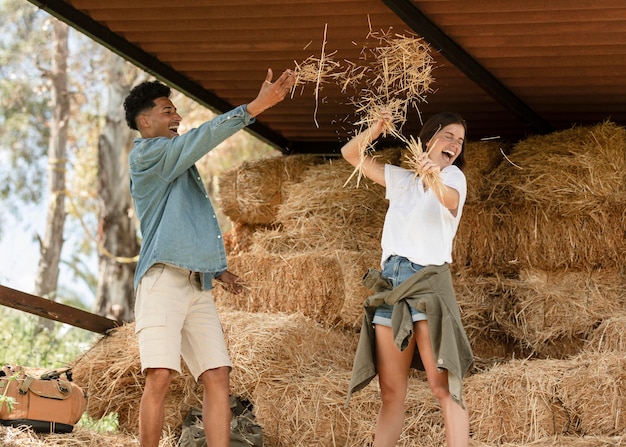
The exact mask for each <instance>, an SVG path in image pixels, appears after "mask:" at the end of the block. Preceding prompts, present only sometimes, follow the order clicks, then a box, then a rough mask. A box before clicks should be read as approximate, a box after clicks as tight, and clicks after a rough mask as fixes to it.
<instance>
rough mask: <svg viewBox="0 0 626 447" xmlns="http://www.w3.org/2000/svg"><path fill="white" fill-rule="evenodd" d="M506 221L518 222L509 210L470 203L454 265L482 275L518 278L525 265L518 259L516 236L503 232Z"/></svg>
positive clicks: (456, 244)
mask: <svg viewBox="0 0 626 447" xmlns="http://www.w3.org/2000/svg"><path fill="white" fill-rule="evenodd" d="M506 222H514V220H513V216H512V213H511V211H510V210H508V209H506V208H496V207H493V206H490V205H489V204H488V203H485V204H480V203H466V204H465V206H464V207H463V216H462V217H461V222H460V224H459V228H458V230H457V233H456V236H455V238H454V245H453V248H452V259H453V261H454V264H455V265H458V266H459V268H467V269H471V271H472V272H473V273H474V274H475V275H479V276H480V275H495V274H500V275H504V276H512V277H516V276H517V275H518V273H519V270H520V269H521V268H522V265H521V263H520V262H519V260H518V259H517V258H516V250H517V241H516V234H515V233H511V232H510V231H505V230H504V229H503V228H504V224H505V223H506Z"/></svg>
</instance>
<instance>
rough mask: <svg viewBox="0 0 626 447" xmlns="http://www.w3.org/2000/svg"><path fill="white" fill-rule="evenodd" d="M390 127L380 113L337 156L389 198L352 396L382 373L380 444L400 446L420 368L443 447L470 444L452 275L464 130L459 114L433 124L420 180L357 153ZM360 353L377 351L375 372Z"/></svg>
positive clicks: (463, 345)
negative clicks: (413, 375) (440, 424)
mask: <svg viewBox="0 0 626 447" xmlns="http://www.w3.org/2000/svg"><path fill="white" fill-rule="evenodd" d="M390 122H391V115H390V113H388V112H385V113H383V114H382V116H381V118H380V119H379V120H377V121H376V122H374V123H373V124H372V125H371V126H370V128H369V129H366V130H365V131H363V132H361V133H359V134H358V135H357V136H355V137H354V138H353V139H352V140H350V141H349V142H348V143H346V145H345V146H344V147H343V148H342V150H341V153H342V155H343V157H344V158H345V159H346V160H347V161H348V162H349V163H351V164H352V165H353V166H355V167H359V169H360V170H361V172H362V174H363V175H365V176H366V177H368V178H370V179H371V180H372V181H374V182H376V183H378V184H380V185H382V186H384V187H385V188H386V198H387V199H388V200H389V209H388V211H387V215H386V217H385V224H384V227H383V235H382V252H383V255H382V272H375V273H377V274H378V275H379V276H378V277H371V273H372V271H371V270H370V272H369V274H368V275H369V279H368V277H366V278H364V284H366V285H369V286H370V287H372V288H374V289H375V290H376V291H377V292H378V293H377V294H375V295H373V296H372V297H370V298H368V301H366V304H365V307H366V318H365V319H364V325H363V329H362V331H361V341H360V343H359V348H358V349H357V356H356V357H355V365H354V368H353V377H352V382H351V384H350V394H351V393H352V392H353V391H356V390H358V389H361V388H363V387H364V386H365V385H366V384H367V383H368V382H369V381H370V380H371V378H372V377H373V376H374V375H375V374H378V376H379V383H380V391H381V397H382V405H381V408H380V412H379V413H378V419H377V423H376V432H375V437H374V446H375V447H387V446H394V445H396V443H397V441H398V439H399V437H400V434H401V431H402V427H403V422H404V401H405V398H406V394H407V385H408V373H409V369H410V367H411V366H417V367H420V368H423V369H424V370H425V371H426V377H427V379H428V383H429V386H430V388H431V390H432V391H433V393H434V394H435V396H436V397H437V398H438V399H439V402H440V403H441V408H442V412H443V417H444V425H445V429H446V441H447V445H448V446H450V447H457V446H467V445H468V444H469V417H468V413H467V410H466V408H465V407H464V405H463V400H462V397H461V396H462V378H463V376H464V374H465V373H466V372H467V370H468V369H469V367H470V366H471V363H472V353H471V348H470V347H469V342H468V341H467V337H466V335H465V331H464V330H463V327H462V325H461V322H460V312H459V310H458V305H457V303H456V298H455V297H454V289H453V288H452V278H451V275H450V271H449V268H448V264H449V263H450V262H452V241H453V239H454V235H455V233H456V230H457V227H458V224H459V220H460V218H461V212H462V209H463V204H464V202H465V197H466V181H465V175H464V174H463V172H462V171H461V168H462V167H463V165H464V163H465V159H464V149H465V134H466V129H467V127H466V124H465V121H464V120H463V119H462V118H461V117H460V116H458V115H456V114H453V113H441V114H438V115H435V116H433V117H432V118H430V119H429V120H428V121H427V122H426V123H425V124H424V126H423V128H422V131H421V132H420V140H421V142H422V143H424V144H425V150H424V152H423V153H422V154H421V155H420V156H419V158H418V160H417V162H416V168H417V172H419V173H420V174H421V175H418V176H416V173H415V172H414V171H412V170H408V169H404V168H401V167H398V166H393V165H389V164H384V163H382V162H380V161H378V160H377V159H376V158H375V157H372V156H369V155H365V156H364V157H363V156H362V155H361V153H362V149H363V147H364V146H366V145H369V144H371V143H372V142H373V141H374V140H376V139H377V138H378V137H379V136H380V135H381V134H382V133H383V132H384V131H385V129H386V128H387V126H389V125H390ZM428 173H438V174H439V175H440V177H441V180H442V183H443V186H442V187H441V188H429V187H428V185H425V184H424V175H425V174H428ZM425 279H427V281H425ZM368 309H369V311H370V312H368ZM368 313H369V315H368ZM403 325H404V327H403ZM407 326H408V327H407ZM372 328H373V329H372ZM363 349H369V350H370V351H371V350H374V352H372V353H371V355H370V354H368V355H367V359H368V360H367V361H370V363H373V365H372V369H369V370H368V369H367V368H365V367H364V366H363V356H362V350H363ZM435 359H437V360H435ZM367 361H366V362H367ZM416 362H417V363H416ZM420 363H421V365H420ZM348 399H349V397H348Z"/></svg>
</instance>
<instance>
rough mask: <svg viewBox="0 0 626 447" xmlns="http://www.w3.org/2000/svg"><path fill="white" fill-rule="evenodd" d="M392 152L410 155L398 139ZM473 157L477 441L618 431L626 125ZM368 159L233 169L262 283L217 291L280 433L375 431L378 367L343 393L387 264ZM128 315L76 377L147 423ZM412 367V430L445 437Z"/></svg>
mask: <svg viewBox="0 0 626 447" xmlns="http://www.w3.org/2000/svg"><path fill="white" fill-rule="evenodd" d="M505 153H506V154H507V155H506V156H505V155H504V154H505ZM381 157H383V159H385V160H387V161H388V162H390V163H393V164H400V163H401V160H400V150H398V149H395V150H386V151H383V152H382V153H381ZM466 158H467V160H468V167H467V169H466V176H467V179H468V198H467V203H466V206H465V210H464V215H463V218H462V220H461V226H460V228H459V232H458V234H457V238H456V241H455V247H454V254H453V258H454V259H455V263H454V264H453V266H452V267H453V273H454V281H455V287H456V290H457V298H458V300H459V303H460V306H461V309H462V314H463V319H464V324H465V327H466V329H467V332H468V335H469V336H470V340H471V342H472V346H473V348H474V351H475V354H476V356H477V362H476V368H475V369H474V371H473V372H472V374H471V375H470V376H469V377H468V378H467V379H466V382H465V383H466V385H465V396H466V401H467V404H468V408H469V411H470V420H471V427H472V432H473V439H472V442H471V445H472V446H493V445H503V446H507V445H508V446H511V447H512V446H523V445H530V444H532V445H534V446H540V445H541V446H557V445H571V446H581V447H582V446H592V445H593V446H595V445H619V443H620V442H623V438H624V436H626V419H625V418H624V416H623V413H624V412H623V411H622V410H621V405H622V401H623V398H624V395H625V394H626V380H625V379H626V378H625V377H624V372H623V371H625V370H626V369H625V367H626V364H625V362H626V356H625V352H626V351H625V349H626V345H625V343H624V341H623V340H624V335H623V334H624V329H625V328H626V311H625V310H624V304H625V303H626V285H625V281H624V275H625V272H624V270H623V267H622V264H623V262H622V261H624V253H626V245H625V243H626V242H625V234H624V229H625V228H626V225H625V223H626V213H625V211H624V209H625V207H624V205H625V202H626V195H625V194H624V185H626V181H625V179H624V175H625V173H626V132H625V130H624V129H623V128H621V127H618V126H616V125H614V124H612V123H603V124H600V125H597V126H593V127H589V128H574V129H571V130H568V131H565V132H559V133H555V134H553V135H547V136H542V137H533V138H529V139H528V140H525V141H522V142H520V143H518V144H517V145H516V146H513V147H510V148H501V147H500V145H499V144H497V143H494V142H481V143H471V142H470V143H469V144H468V145H467V154H466ZM353 172H354V171H353V168H352V167H351V166H349V165H348V164H347V163H345V162H344V161H343V160H341V159H334V160H322V159H319V158H317V157H313V156H298V157H294V156H289V157H276V158H274V159H269V160H261V161H257V162H254V163H245V164H244V165H242V166H240V167H239V168H237V169H236V170H233V171H231V172H229V173H227V174H226V175H225V176H223V177H222V179H221V181H220V202H221V207H222V209H223V210H224V211H225V213H226V214H227V215H228V216H229V218H230V219H231V220H232V221H233V230H232V231H231V232H230V233H229V234H228V235H225V236H226V237H225V241H226V244H227V249H228V250H229V269H230V270H231V271H233V272H235V273H236V274H238V275H239V276H241V277H242V278H243V279H244V281H245V282H246V284H247V289H246V290H245V292H244V293H242V294H240V295H232V294H229V293H227V292H225V291H224V290H222V289H220V288H217V289H215V297H216V302H217V303H218V306H219V307H220V309H221V314H222V319H223V325H224V329H225V333H226V338H227V343H228V345H229V350H230V352H231V356H232V358H233V364H234V367H233V372H232V375H231V377H232V392H233V394H238V395H241V396H243V397H245V398H247V399H249V400H250V401H252V402H253V404H254V406H255V414H256V417H257V420H258V421H259V422H260V423H261V425H262V426H263V429H264V434H265V440H266V445H268V446H271V447H279V446H287V445H289V446H317V445H319V446H328V445H342V446H349V447H351V446H355V447H356V446H363V445H369V444H371V442H372V439H373V431H374V424H375V415H376V412H377V411H378V408H379V405H380V397H379V395H378V387H377V382H376V380H374V381H373V382H372V384H370V385H369V386H368V387H366V388H365V389H363V390H361V391H359V392H358V393H357V394H356V395H355V396H353V398H352V400H351V402H350V405H349V406H348V407H347V408H344V401H345V397H346V391H347V386H348V382H349V377H350V370H351V363H352V356H353V354H354V348H355V346H356V342H357V338H358V328H359V327H360V322H361V317H362V313H361V303H362V301H363V299H364V298H365V297H366V296H367V295H368V294H369V291H368V290H366V289H365V288H363V287H362V286H361V285H360V279H361V277H362V275H363V273H364V272H365V271H366V269H367V268H370V267H374V268H376V267H377V266H378V265H379V263H380V249H379V241H380V234H381V230H382V223H383V219H384V214H385V211H386V201H385V200H384V190H383V188H381V187H380V186H378V185H376V184H373V183H372V182H370V181H368V180H367V179H362V178H361V179H359V178H357V176H353V177H351V174H353ZM348 179H350V180H349V181H348ZM125 330H127V329H126V328H121V329H119V330H118V331H116V333H115V334H113V335H112V336H110V337H108V338H107V339H104V340H102V342H101V343H100V344H99V345H96V346H95V347H94V348H93V349H92V350H91V351H90V352H89V353H88V354H86V357H85V358H83V359H81V360H80V361H78V362H77V364H76V366H75V377H76V380H77V381H79V384H81V385H82V386H86V387H87V388H88V389H89V390H90V395H91V396H94V397H93V398H92V399H90V406H91V407H90V408H88V410H87V411H88V413H89V414H92V415H94V416H96V417H97V416H98V415H102V414H106V413H108V412H117V413H118V414H119V415H120V424H121V425H122V426H123V428H124V429H126V430H127V431H129V432H131V433H134V432H136V421H137V411H138V409H137V406H138V402H139V397H140V389H141V386H142V382H141V381H142V378H141V376H140V374H139V371H138V370H139V365H138V359H137V356H136V355H134V354H133V355H132V356H131V357H130V358H129V357H128V353H129V352H131V353H132V352H135V351H133V350H134V349H136V348H135V347H130V346H127V345H126V344H125V343H131V344H132V343H134V341H132V340H134V337H133V336H132V334H130V333H125V332H124V331H125ZM128 330H129V331H130V330H132V329H131V328H129V329H128ZM116 343H119V344H120V345H119V346H117V347H115V346H114V345H115V344H116ZM98 346H100V347H98ZM122 353H124V354H122ZM112 359H115V360H112ZM123 359H129V360H128V362H127V363H126V364H124V363H123ZM520 359H523V360H520ZM113 380H115V381H116V382H115V383H113ZM409 380H410V383H409V395H408V397H407V403H406V408H407V418H406V423H405V430H404V432H403V434H402V438H401V440H400V442H399V444H398V445H401V446H409V445H415V444H416V443H418V444H419V445H423V446H438V445H441V444H442V443H443V442H444V439H445V437H444V433H443V418H442V415H441V412H440V409H439V407H438V403H437V401H436V399H435V398H434V397H433V396H432V393H431V392H430V390H429V388H428V385H427V383H426V381H425V379H424V376H423V374H421V373H417V374H415V375H413V376H411V377H410V379H409ZM95 396H97V397H95ZM199 396H200V390H199V389H198V387H197V385H196V384H195V383H193V380H191V379H190V378H189V376H188V374H187V373H186V371H185V370H184V374H183V377H182V378H181V380H179V381H177V385H175V388H174V389H173V390H172V393H171V397H170V398H168V399H171V401H169V400H168V408H167V414H168V416H167V418H168V419H167V425H168V427H169V430H171V431H175V430H177V428H178V427H179V426H180V423H181V422H182V418H183V417H184V413H185V411H186V410H187V409H188V407H189V406H190V405H197V402H198V398H199ZM169 402H171V403H172V404H171V405H170V404H169Z"/></svg>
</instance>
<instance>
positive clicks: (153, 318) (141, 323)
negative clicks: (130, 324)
mask: <svg viewBox="0 0 626 447" xmlns="http://www.w3.org/2000/svg"><path fill="white" fill-rule="evenodd" d="M165 318H166V316H165V315H145V316H142V317H139V318H138V319H137V321H136V323H135V333H136V334H137V333H139V332H140V331H141V330H142V329H146V328H156V327H163V328H164V327H165ZM164 333H165V332H164Z"/></svg>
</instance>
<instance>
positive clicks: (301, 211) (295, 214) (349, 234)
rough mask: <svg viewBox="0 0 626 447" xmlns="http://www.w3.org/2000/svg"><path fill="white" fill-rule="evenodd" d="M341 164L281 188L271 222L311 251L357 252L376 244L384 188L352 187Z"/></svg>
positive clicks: (311, 171) (384, 207)
mask: <svg viewBox="0 0 626 447" xmlns="http://www.w3.org/2000/svg"><path fill="white" fill-rule="evenodd" d="M353 172H354V168H353V167H352V166H351V165H350V164H349V163H347V162H346V161H345V160H343V159H341V160H334V161H332V162H331V163H328V164H324V165H320V166H315V167H312V168H310V169H309V170H308V171H307V172H306V173H305V174H304V175H303V178H302V181H301V182H300V183H295V184H291V185H290V186H289V187H288V188H287V199H286V200H285V202H284V203H283V204H282V205H281V206H280V208H279V210H278V213H277V216H276V219H277V221H278V222H279V223H280V224H281V225H282V228H283V231H285V232H286V234H287V235H288V236H289V237H290V238H291V239H293V240H300V241H302V242H301V244H303V245H306V246H309V247H313V248H316V249H318V250H321V249H325V248H333V249H338V250H339V249H343V250H363V249H370V248H371V247H372V246H373V245H374V244H377V245H380V237H381V234H382V226H383V222H384V219H385V213H386V211H387V205H388V204H387V201H386V200H385V193H384V188H383V187H382V186H380V185H377V184H375V183H373V182H371V181H369V180H367V179H364V180H363V181H361V182H360V186H359V187H356V181H357V179H356V178H355V177H353V178H352V179H351V180H350V182H348V184H347V185H346V186H345V187H344V184H346V182H347V180H348V179H350V177H351V174H352V173H353Z"/></svg>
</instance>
